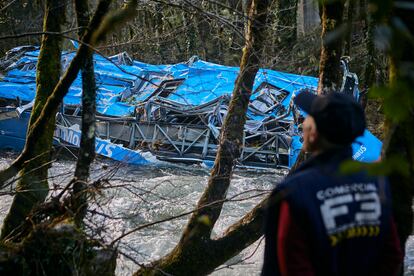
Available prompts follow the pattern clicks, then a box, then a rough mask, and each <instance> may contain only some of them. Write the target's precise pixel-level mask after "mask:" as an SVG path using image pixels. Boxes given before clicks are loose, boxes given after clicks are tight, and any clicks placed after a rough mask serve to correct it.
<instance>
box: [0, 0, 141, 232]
mask: <svg viewBox="0 0 414 276" xmlns="http://www.w3.org/2000/svg"><path fill="white" fill-rule="evenodd" d="M110 3H111V0H101V1H100V2H99V4H98V7H97V10H96V12H95V14H94V16H93V18H92V20H91V22H90V24H89V25H88V31H87V32H86V33H85V35H84V37H83V42H84V43H85V44H82V45H81V46H80V47H79V49H78V51H77V53H76V55H75V56H74V58H73V60H72V62H71V63H70V65H69V67H68V69H67V70H66V72H65V74H64V76H63V77H62V78H61V79H60V80H59V82H58V84H57V85H56V86H55V87H54V89H53V93H52V94H51V95H50V96H49V97H48V98H47V100H46V102H45V104H44V107H43V108H42V109H41V111H39V112H40V114H39V115H38V117H37V118H34V117H33V123H31V126H30V128H29V129H28V133H27V137H26V145H25V148H24V149H23V151H22V153H21V154H20V156H19V157H17V159H16V160H15V161H13V163H12V164H11V165H10V167H8V168H7V169H5V170H3V171H1V172H0V187H3V186H4V184H5V181H7V180H8V179H10V178H11V177H13V176H14V175H15V172H16V171H19V170H21V169H23V168H25V167H26V166H29V165H30V163H36V160H37V159H33V158H32V157H37V158H43V155H40V156H39V155H36V154H38V153H39V152H38V149H39V146H40V145H43V143H45V141H42V140H39V137H43V133H44V132H46V131H47V130H48V127H53V128H54V123H53V125H51V124H50V122H51V120H53V122H54V118H55V115H56V110H57V108H58V107H59V105H60V104H61V103H62V100H63V97H64V96H65V95H66V93H67V91H68V89H69V87H70V86H71V84H72V82H73V81H74V80H75V78H76V76H77V74H78V73H79V70H80V68H81V65H82V64H83V63H84V60H85V59H86V57H87V56H88V54H89V53H90V52H91V51H92V49H91V48H90V46H94V45H95V44H96V43H97V42H98V41H101V40H102V39H104V38H105V35H106V34H107V33H108V32H109V31H111V30H112V29H113V28H115V27H117V26H118V25H119V24H120V23H123V22H124V21H126V20H128V19H129V18H131V17H132V16H134V15H135V12H136V6H137V1H136V0H134V1H130V2H129V4H128V5H127V6H126V8H124V9H122V10H121V11H119V12H118V13H114V14H113V15H112V16H108V17H107V18H106V20H103V18H104V16H105V15H106V14H107V12H108V9H109V5H110ZM59 16H61V14H60V15H59ZM59 16H57V15H56V16H55V17H59ZM58 60H59V62H60V57H59V59H58ZM59 66H60V64H59ZM39 69H40V68H38V70H39ZM42 77H45V78H47V75H43V76H42ZM53 128H52V130H53ZM52 135H53V131H52ZM51 142H52V139H50V145H51ZM50 145H49V146H50ZM41 153H42V154H49V152H41ZM41 165H47V164H41ZM35 180H36V179H35ZM36 183H37V182H36ZM35 192H38V193H39V194H40V193H45V192H44V190H41V189H40V190H39V189H36V191H35ZM46 194H47V190H46ZM41 196H45V195H41ZM39 197H40V196H39ZM43 198H44V197H43ZM36 200H37V199H36ZM32 202H33V200H32ZM21 204H22V202H21V201H16V199H15V200H14V202H13V204H12V207H11V211H10V213H9V215H8V217H10V218H6V220H5V224H4V227H5V229H6V230H5V232H4V233H5V234H3V233H2V237H5V236H6V235H8V232H11V231H12V230H13V228H12V227H11V226H12V224H11V223H9V222H7V220H10V219H12V220H13V223H15V224H16V223H17V225H16V226H18V225H19V224H20V223H22V221H19V220H17V219H15V218H14V217H15V215H14V213H15V212H14V211H13V210H14V209H15V208H20V207H19V206H21V207H22V208H23V209H26V211H27V210H28V211H30V210H29V208H28V207H27V206H23V205H21ZM29 207H30V209H31V208H32V207H33V204H31V205H30V206H29ZM25 215H27V213H25ZM23 219H24V217H23ZM6 233H7V234H6Z"/></svg>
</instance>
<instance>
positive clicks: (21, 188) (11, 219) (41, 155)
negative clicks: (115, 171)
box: [1, 0, 65, 239]
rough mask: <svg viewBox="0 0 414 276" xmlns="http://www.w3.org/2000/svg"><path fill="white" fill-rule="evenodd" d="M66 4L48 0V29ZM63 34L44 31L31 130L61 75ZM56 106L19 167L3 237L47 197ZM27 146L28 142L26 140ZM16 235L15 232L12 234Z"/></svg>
mask: <svg viewBox="0 0 414 276" xmlns="http://www.w3.org/2000/svg"><path fill="white" fill-rule="evenodd" d="M64 14H65V12H64V5H62V4H61V2H60V1H57V0H48V1H46V5H45V17H44V23H43V29H44V31H45V32H57V33H59V32H60V30H61V24H62V23H63V21H64ZM61 43H62V37H61V36H59V35H50V34H45V35H43V38H42V44H41V48H40V53H39V59H38V63H37V75H36V98H35V103H34V106H33V110H32V113H31V116H30V122H29V126H28V132H30V129H31V128H32V127H33V124H34V122H35V121H36V120H37V118H38V117H39V115H40V113H41V111H42V109H43V107H44V105H45V103H46V101H47V99H48V97H49V96H50V95H51V94H52V92H53V89H54V87H55V86H56V84H57V83H58V81H59V77H60V54H61ZM55 113H56V108H55V109H54V112H53V113H52V114H51V115H52V116H50V117H49V119H48V121H47V122H45V125H44V128H43V131H42V132H41V133H39V134H38V135H37V136H36V137H33V139H35V140H36V143H35V146H34V147H32V148H30V150H29V151H28V153H27V159H28V160H29V161H28V162H26V164H25V166H24V167H23V168H22V170H20V176H21V179H20V181H19V182H18V184H17V194H16V195H15V197H14V199H13V203H12V205H11V208H10V211H9V213H8V215H7V217H6V219H5V221H4V224H3V229H2V232H1V238H2V239H4V238H6V237H7V238H11V236H10V234H12V232H13V230H15V234H16V230H17V233H18V231H19V230H18V227H19V226H20V225H22V223H23V222H24V221H25V218H26V216H27V215H28V214H29V212H30V211H31V210H32V208H33V207H34V206H35V205H36V204H39V203H41V202H43V201H44V199H45V198H46V196H47V194H48V191H49V187H48V182H47V175H48V174H47V170H48V168H49V165H48V163H49V162H50V153H51V150H52V139H53V132H54V129H55V116H54V114H55ZM26 149H27V144H26ZM12 236H13V234H12Z"/></svg>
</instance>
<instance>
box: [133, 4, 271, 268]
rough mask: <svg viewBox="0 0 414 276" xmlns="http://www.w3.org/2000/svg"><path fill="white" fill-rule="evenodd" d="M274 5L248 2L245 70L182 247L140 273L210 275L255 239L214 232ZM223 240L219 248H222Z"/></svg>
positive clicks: (239, 78) (234, 95)
mask: <svg viewBox="0 0 414 276" xmlns="http://www.w3.org/2000/svg"><path fill="white" fill-rule="evenodd" d="M270 3H271V1H259V0H252V1H251V2H250V3H249V9H248V18H249V20H248V25H247V28H246V44H245V47H244V49H243V56H242V60H241V63H240V73H239V76H238V78H237V80H236V84H235V88H234V90H233V96H232V100H231V101H230V105H229V112H228V114H227V116H226V119H225V122H224V124H223V127H222V133H221V138H220V145H219V150H218V152H217V156H216V160H215V162H214V166H213V169H212V171H211V175H210V178H209V181H208V186H207V188H206V190H205V191H204V193H203V195H202V196H201V198H200V200H199V202H198V204H197V209H198V211H196V212H195V213H194V214H193V215H192V216H191V218H190V220H189V221H188V224H187V226H186V228H185V230H184V232H183V234H182V236H181V239H180V241H179V243H178V244H177V246H176V247H175V248H174V249H173V250H172V251H171V252H170V253H169V254H168V255H166V256H165V257H163V258H161V259H160V260H157V261H155V262H153V263H152V264H151V265H150V266H149V267H147V268H143V269H141V270H139V271H137V272H136V273H135V275H147V274H149V275H157V274H162V273H161V272H163V273H165V272H167V273H171V274H174V275H184V274H187V275H205V274H208V273H210V272H212V271H213V270H214V268H216V267H217V266H218V265H220V264H222V263H223V262H224V261H226V260H227V259H228V258H230V257H232V256H235V255H236V254H238V253H239V252H240V251H241V250H242V249H243V248H244V247H246V246H247V245H249V244H251V243H252V242H254V240H251V241H248V242H246V243H244V244H243V245H240V244H237V243H234V242H231V243H230V242H229V241H234V240H233V239H234V237H235V236H227V238H226V237H223V239H219V240H212V239H211V233H212V230H213V227H214V225H215V223H216V221H217V219H218V218H219V216H220V213H221V209H222V205H223V200H224V199H225V197H226V194H227V190H228V187H229V185H230V178H231V175H232V173H233V167H234V161H235V160H236V159H237V158H238V157H239V156H240V147H241V144H242V141H243V129H244V124H245V121H246V111H247V107H248V103H249V99H250V95H251V92H252V88H253V82H254V78H255V76H256V73H257V71H258V69H259V61H260V56H261V50H262V47H263V41H264V39H265V37H264V34H265V27H266V23H267V22H266V19H267V10H268V7H269V5H270ZM229 233H230V232H229ZM234 233H237V232H234ZM223 241H228V242H223ZM219 243H220V246H219V247H217V244H219ZM206 256H208V257H206ZM206 260H208V261H206Z"/></svg>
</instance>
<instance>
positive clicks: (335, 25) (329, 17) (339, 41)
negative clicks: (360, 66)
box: [318, 0, 344, 94]
mask: <svg viewBox="0 0 414 276" xmlns="http://www.w3.org/2000/svg"><path fill="white" fill-rule="evenodd" d="M320 3H321V6H320V7H321V24H322V50H321V57H320V62H319V85H318V94H326V93H330V92H333V91H337V90H338V89H340V88H341V80H342V77H341V68H340V58H341V54H342V46H343V35H344V32H343V30H341V29H340V28H339V26H341V24H342V16H343V10H344V0H332V1H331V0H322V1H321V2H320Z"/></svg>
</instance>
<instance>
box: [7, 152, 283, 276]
mask: <svg viewBox="0 0 414 276" xmlns="http://www.w3.org/2000/svg"><path fill="white" fill-rule="evenodd" d="M12 158H13V156H7V155H6V156H3V157H2V158H0V166H1V167H2V168H4V167H5V166H7V164H8V163H10V162H11V161H12V160H13V159H12ZM74 166H75V164H74V162H73V161H70V160H59V161H56V162H54V164H53V166H52V168H51V169H50V180H49V184H50V187H62V186H63V185H65V184H67V183H68V182H69V181H70V179H71V177H72V176H73V171H74ZM208 175H209V170H208V169H207V168H204V167H201V166H198V165H177V164H170V163H160V164H157V165H156V166H144V167H137V166H125V165H122V166H121V165H119V164H117V163H112V162H111V161H108V160H98V161H96V162H95V163H94V164H93V166H92V180H93V181H97V180H100V181H99V182H96V183H97V185H99V187H100V189H99V192H97V193H95V197H94V199H93V200H92V203H91V205H90V206H89V209H90V212H89V213H88V216H87V221H88V223H87V226H88V229H89V230H88V231H90V232H91V233H92V232H93V235H94V238H97V237H100V238H102V239H104V240H105V241H107V242H110V241H113V240H114V239H116V238H117V237H119V236H120V235H122V234H123V233H125V232H127V231H129V230H131V229H134V228H137V227H139V226H142V225H144V224H148V223H152V222H156V221H159V220H162V219H167V218H169V217H172V216H177V215H180V214H183V213H186V212H188V211H190V210H192V209H193V208H194V206H195V204H196V203H197V201H198V198H199V197H200V195H201V193H202V191H203V190H204V188H205V187H206V185H207V180H208ZM281 178H282V172H280V171H266V172H264V171H253V170H250V171H246V170H237V171H236V172H235V174H234V177H233V179H232V184H231V188H230V189H229V192H228V195H227V197H228V198H232V199H233V201H230V202H228V203H226V204H224V207H223V211H222V215H221V217H220V219H219V221H218V222H217V224H216V226H215V231H214V234H215V235H220V233H222V231H224V230H225V229H226V228H227V227H228V226H230V225H231V224H232V223H234V222H236V221H237V220H238V219H240V218H241V217H242V216H243V215H244V214H246V213H247V212H248V211H250V210H251V209H252V208H253V206H254V205H255V204H256V203H257V202H259V201H260V199H261V198H262V197H263V193H266V192H267V191H269V190H270V189H272V187H274V185H275V183H276V182H277V181H278V180H280V179H281ZM51 193H52V194H53V192H51ZM0 200H1V201H0V223H2V221H3V219H4V216H5V215H6V214H7V210H8V208H9V205H10V202H11V196H6V195H3V196H1V199H0ZM187 219H188V216H182V217H180V218H177V219H174V220H169V221H167V222H164V223H159V224H155V225H153V226H151V227H145V228H143V229H142V230H140V231H137V232H134V233H132V234H130V235H127V236H126V237H125V238H123V239H122V240H121V241H120V243H119V249H120V252H121V254H120V255H119V258H118V263H117V271H116V272H117V275H131V273H132V272H133V271H135V270H136V269H137V268H138V264H137V263H147V262H149V261H151V260H155V259H157V258H159V257H161V256H163V255H164V254H166V253H168V252H169V250H171V249H172V248H173V247H174V245H175V244H176V243H177V241H178V239H179V237H180V234H181V232H182V230H183V227H184V226H185V224H186V221H187ZM262 257H263V242H261V241H258V242H256V243H255V244H253V245H252V246H250V247H249V248H247V249H246V250H244V251H243V252H242V253H241V254H240V255H239V256H236V257H235V258H233V259H232V260H230V261H228V262H227V263H226V264H225V265H224V266H222V267H220V268H219V269H218V270H217V271H215V272H214V273H213V275H258V274H259V273H260V269H261V264H262Z"/></svg>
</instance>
